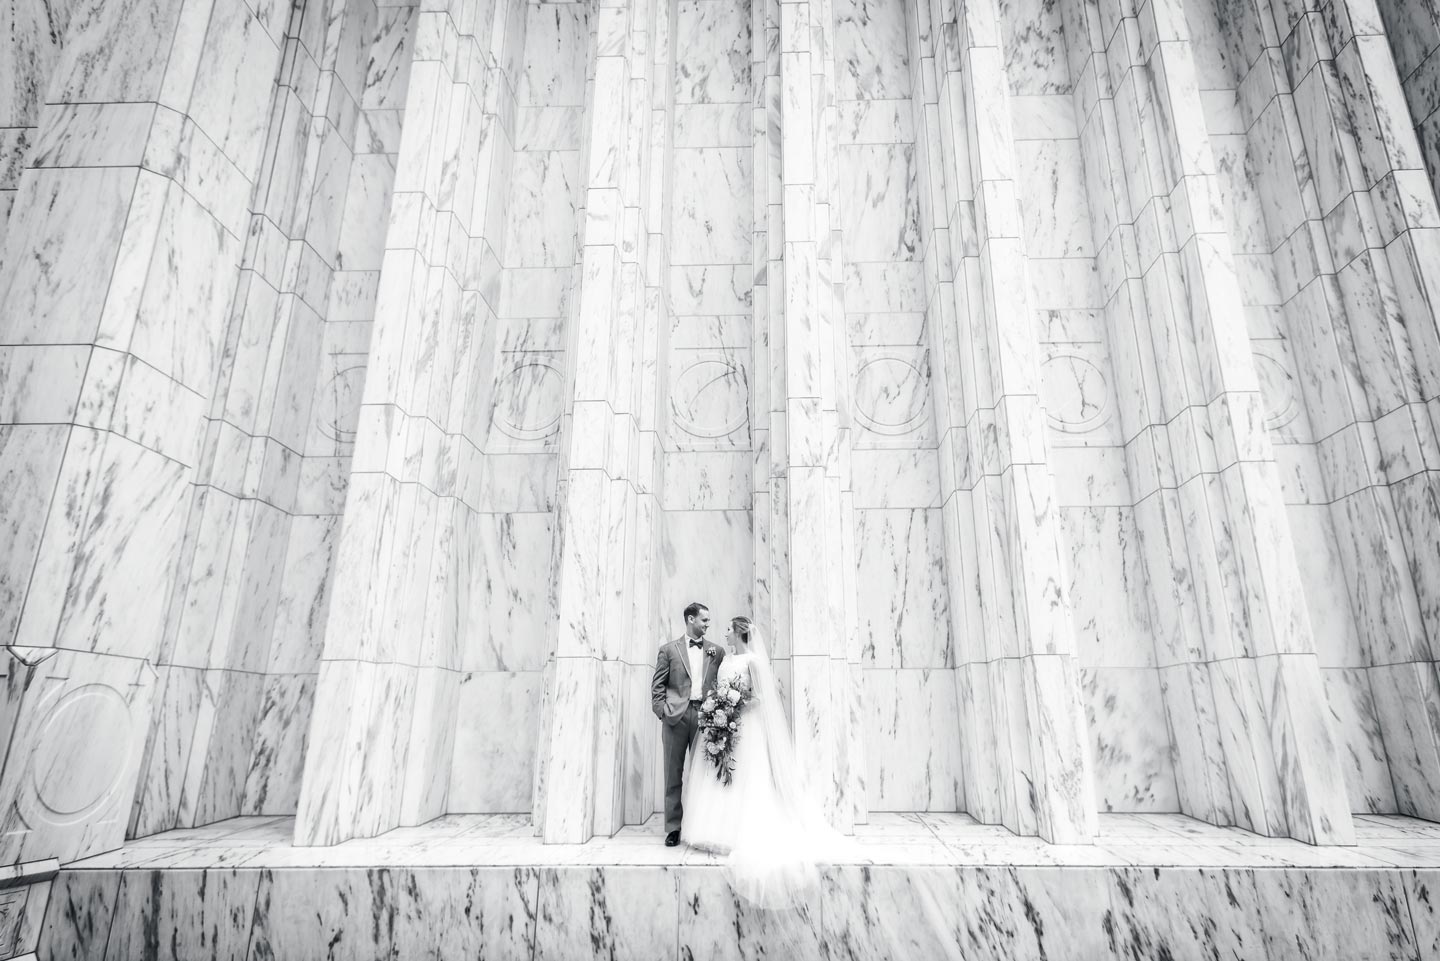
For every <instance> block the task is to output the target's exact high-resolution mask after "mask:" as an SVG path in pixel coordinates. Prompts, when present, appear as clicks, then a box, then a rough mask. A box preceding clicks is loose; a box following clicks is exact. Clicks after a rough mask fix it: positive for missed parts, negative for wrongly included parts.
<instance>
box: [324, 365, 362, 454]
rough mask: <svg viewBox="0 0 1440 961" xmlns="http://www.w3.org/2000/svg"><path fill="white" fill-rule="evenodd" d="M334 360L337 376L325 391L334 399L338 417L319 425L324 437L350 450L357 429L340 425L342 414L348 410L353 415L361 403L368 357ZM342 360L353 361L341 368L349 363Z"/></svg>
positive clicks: (328, 419) (331, 379)
mask: <svg viewBox="0 0 1440 961" xmlns="http://www.w3.org/2000/svg"><path fill="white" fill-rule="evenodd" d="M334 358H335V360H334V363H335V365H336V366H335V374H334V376H332V377H331V378H330V382H329V383H327V384H326V385H325V391H326V392H327V393H329V395H330V396H331V398H332V403H333V407H332V409H333V410H334V412H335V414H336V416H335V417H334V418H327V419H326V420H325V421H324V422H322V423H321V424H320V425H319V429H320V433H321V434H322V435H324V436H325V437H327V438H329V439H330V440H333V441H334V442H335V443H336V444H337V445H339V446H340V447H342V448H348V447H350V446H352V445H353V444H354V443H355V429H354V427H353V426H351V427H346V426H344V425H343V424H341V423H340V412H341V411H342V410H348V411H349V412H351V413H353V411H354V408H355V406H356V405H358V404H359V402H360V395H361V393H362V392H363V391H364V390H365V370H366V355H364V354H336V355H334ZM341 358H353V359H352V360H349V361H348V366H341V365H342V364H346V363H347V361H343V360H342V359H341ZM347 402H348V403H347Z"/></svg>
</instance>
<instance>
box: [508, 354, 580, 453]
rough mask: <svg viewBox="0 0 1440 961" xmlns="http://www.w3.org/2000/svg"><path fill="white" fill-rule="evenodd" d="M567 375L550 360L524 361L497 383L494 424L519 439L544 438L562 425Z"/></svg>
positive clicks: (512, 368)
mask: <svg viewBox="0 0 1440 961" xmlns="http://www.w3.org/2000/svg"><path fill="white" fill-rule="evenodd" d="M564 386H565V378H564V377H563V376H561V374H560V371H559V370H558V369H557V368H556V367H555V366H554V365H553V364H551V363H549V362H547V361H543V360H534V359H529V360H523V361H520V362H519V363H517V364H515V366H513V367H511V368H510V370H509V371H507V372H506V373H504V374H503V375H501V377H500V379H499V381H498V382H497V383H496V384H495V415H494V417H495V426H496V427H498V428H499V429H500V430H501V431H503V432H504V433H505V434H507V435H508V436H510V437H513V438H515V439H516V440H529V441H534V440H544V439H545V438H547V437H549V436H551V435H552V434H554V433H555V432H556V431H557V430H559V428H560V415H561V413H562V412H563V409H564V402H563V399H562V397H561V396H560V395H561V391H562V389H563V388H564Z"/></svg>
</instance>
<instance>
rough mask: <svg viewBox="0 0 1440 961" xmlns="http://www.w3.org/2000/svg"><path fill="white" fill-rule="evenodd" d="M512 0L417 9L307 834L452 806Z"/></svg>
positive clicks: (328, 640)
mask: <svg viewBox="0 0 1440 961" xmlns="http://www.w3.org/2000/svg"><path fill="white" fill-rule="evenodd" d="M509 9H510V8H509V7H507V6H505V5H494V6H489V7H484V8H483V9H482V6H481V5H480V4H477V3H471V2H462V3H457V4H452V5H450V6H449V7H448V8H445V9H438V10H427V11H424V12H422V13H420V14H419V20H418V21H417V23H416V25H415V30H416V39H415V53H414V62H413V64H412V65H411V67H410V81H409V91H408V96H407V98H406V105H405V125H404V128H403V133H402V136H401V141H400V150H399V156H398V159H397V162H396V169H395V181H394V200H393V210H392V216H391V219H390V229H389V232H388V234H387V235H386V239H385V253H384V259H383V263H382V267H381V272H380V277H379V288H378V292H377V298H376V312H375V324H374V331H373V335H372V339H371V343H370V347H369V358H368V362H367V371H366V378H365V391H364V395H363V400H362V404H361V407H360V412H359V426H358V436H357V438H356V445H355V453H354V458H353V463H352V468H351V475H350V486H349V492H348V497H347V501H346V508H345V513H346V522H345V528H344V531H343V533H342V535H341V538H340V542H339V546H338V549H337V556H336V561H335V575H334V577H335V584H334V595H333V601H332V604H331V607H330V614H329V619H328V622H327V624H326V631H325V645H324V649H323V652H322V655H321V660H320V671H319V679H318V682H317V690H316V695H315V710H314V714H313V721H312V724H311V730H310V737H309V751H308V754H307V757H306V767H305V773H304V782H303V784H302V788H301V792H300V798H299V807H298V814H297V820H296V829H295V837H296V841H297V843H301V844H333V843H336V842H337V841H340V840H344V839H345V838H348V837H355V836H371V835H374V834H377V833H380V832H382V831H385V830H388V829H390V828H392V827H395V826H397V825H399V824H412V823H419V822H422V821H425V820H428V819H430V818H433V817H435V816H437V815H439V814H441V813H444V811H445V810H446V797H447V794H448V791H449V787H450V770H451V760H452V756H453V744H454V738H455V735H456V728H457V710H458V708H457V705H458V698H459V687H460V683H461V674H460V671H461V667H462V662H463V659H464V658H463V654H464V651H463V648H464V644H463V639H464V638H465V636H466V634H467V633H468V632H469V631H471V630H478V627H477V626H476V625H475V622H474V620H473V619H472V617H471V614H472V612H471V611H470V610H469V609H468V607H467V605H466V603H465V600H466V598H467V596H468V591H469V590H470V589H472V582H471V581H470V580H469V576H468V575H469V568H468V567H467V566H465V565H464V564H462V559H464V558H468V557H469V556H470V553H471V545H470V540H471V538H472V537H474V536H477V534H478V530H479V529H480V527H481V523H480V521H479V520H477V517H476V515H477V513H478V511H477V506H478V502H479V500H480V498H479V496H478V495H479V491H480V486H481V484H482V483H483V479H482V477H483V474H482V471H483V467H484V458H483V454H484V448H485V441H486V436H487V432H488V428H489V416H488V415H489V413H490V407H491V401H490V392H491V388H492V379H491V375H490V372H491V370H492V369H493V353H494V350H495V341H494V336H493V331H494V327H495V324H494V322H493V317H494V313H495V311H496V308H497V295H498V293H499V291H498V287H499V284H498V271H497V266H498V265H497V264H496V263H495V258H494V255H493V252H492V247H493V246H494V245H495V244H496V243H497V237H496V235H497V232H498V225H499V224H500V223H501V222H502V221H501V220H500V217H499V214H500V213H502V211H501V210H498V209H497V208H496V203H495V197H496V196H497V195H498V194H499V192H500V190H501V189H503V188H502V185H501V184H500V183H499V182H498V178H499V177H500V176H502V173H501V172H502V171H504V170H505V169H506V162H507V161H508V154H507V152H506V151H504V150H502V149H501V147H500V146H498V145H497V141H499V140H501V139H502V138H500V137H498V136H497V133H498V128H499V126H500V120H499V117H498V116H497V113H498V108H499V106H500V105H502V104H503V103H504V98H503V96H502V91H503V89H504V88H505V85H506V80H505V78H504V77H503V76H502V71H503V67H502V58H503V57H504V56H505V54H506V53H507V52H508V51H510V50H511V48H512V47H513V46H518V45H519V44H520V43H521V42H522V35H520V34H518V33H517V31H516V28H515V25H514V22H513V20H512V19H511V18H510V17H509V16H508V15H507V14H508V11H509Z"/></svg>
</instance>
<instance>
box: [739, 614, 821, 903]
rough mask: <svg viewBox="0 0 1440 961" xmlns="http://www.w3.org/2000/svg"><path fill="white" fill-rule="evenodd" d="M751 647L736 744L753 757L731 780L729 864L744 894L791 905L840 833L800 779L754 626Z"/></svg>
mask: <svg viewBox="0 0 1440 961" xmlns="http://www.w3.org/2000/svg"><path fill="white" fill-rule="evenodd" d="M748 648H749V650H750V652H751V653H752V654H754V655H755V656H754V657H752V658H751V659H750V668H751V682H752V684H753V686H754V694H755V702H754V705H753V708H752V716H751V717H750V718H749V719H747V721H746V724H747V726H748V727H749V728H750V729H749V730H746V731H744V732H743V734H742V735H741V740H740V742H739V747H738V750H740V751H745V750H752V751H755V753H756V755H757V756H755V757H754V758H753V759H752V760H753V761H754V765H753V766H747V767H746V774H745V776H744V777H743V778H741V779H740V783H739V784H737V785H736V787H737V788H739V790H738V791H737V792H736V794H737V795H738V796H737V797H736V798H735V801H736V803H737V804H738V805H739V809H740V817H741V823H740V829H739V831H738V832H737V835H736V838H735V847H734V849H733V850H732V851H731V853H730V858H729V860H728V861H727V863H726V866H727V870H728V873H729V876H730V883H731V885H732V886H733V887H734V888H735V890H736V892H737V893H738V894H739V895H740V896H741V897H743V898H745V899H746V900H748V901H750V902H751V903H753V904H756V905H758V906H760V907H764V908H788V907H793V906H795V905H796V904H798V903H799V902H801V901H803V900H804V899H805V898H806V897H807V896H809V895H811V894H812V893H813V892H814V889H815V888H816V886H817V885H818V883H819V880H820V872H819V868H818V866H817V864H818V862H819V860H820V859H822V858H823V857H825V855H826V854H827V853H833V852H837V851H838V850H839V848H840V846H841V845H842V844H843V843H844V839H843V838H842V837H841V835H840V834H839V833H838V832H836V831H835V830H834V829H833V828H831V827H830V825H829V824H828V823H826V821H825V817H824V813H823V811H824V808H823V806H822V805H821V804H820V803H819V799H818V798H816V797H815V796H814V795H813V794H812V793H811V791H810V789H809V788H808V786H807V785H806V784H805V781H804V778H803V776H802V774H801V770H800V766H799V763H798V759H797V758H796V756H795V742H794V740H793V738H792V737H791V734H790V725H789V723H788V722H787V721H786V719H785V709H784V706H783V704H782V703H781V701H780V686H779V685H778V684H777V683H776V681H775V671H774V668H773V667H772V666H771V664H770V652H769V650H768V649H767V648H766V646H765V640H764V638H763V637H762V636H761V635H760V632H759V631H758V630H756V629H755V628H753V627H752V628H751V631H750V637H749V643H748ZM747 742H748V743H747ZM752 745H754V746H753V747H752ZM761 745H763V750H762V747H761ZM760 753H764V754H765V756H766V757H765V760H764V762H762V761H761V760H760V758H759V757H758V755H759V754H760Z"/></svg>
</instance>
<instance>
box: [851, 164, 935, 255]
mask: <svg viewBox="0 0 1440 961" xmlns="http://www.w3.org/2000/svg"><path fill="white" fill-rule="evenodd" d="M838 153H839V156H838V167H839V189H840V195H841V197H843V198H844V203H843V206H842V207H841V216H842V220H841V229H842V231H843V232H844V236H845V257H846V259H847V260H851V261H857V262H858V261H895V260H916V259H918V258H919V257H920V255H921V251H920V225H919V218H920V209H919V203H920V201H919V192H918V190H917V187H916V182H915V177H916V172H915V147H914V145H913V144H855V145H851V146H843V147H840V148H839V151H838Z"/></svg>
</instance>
